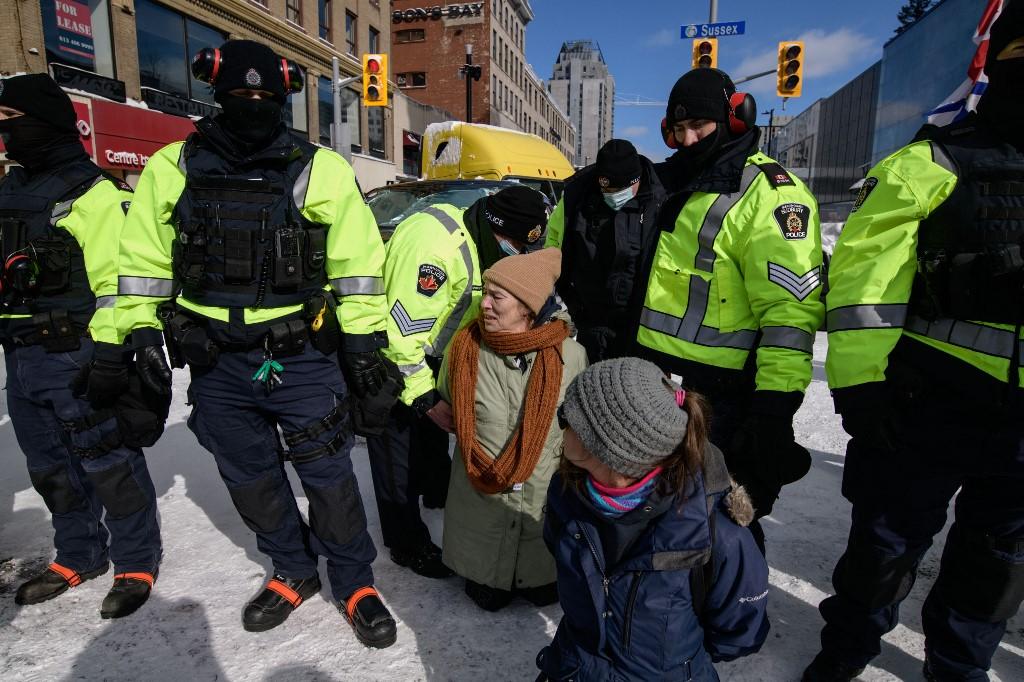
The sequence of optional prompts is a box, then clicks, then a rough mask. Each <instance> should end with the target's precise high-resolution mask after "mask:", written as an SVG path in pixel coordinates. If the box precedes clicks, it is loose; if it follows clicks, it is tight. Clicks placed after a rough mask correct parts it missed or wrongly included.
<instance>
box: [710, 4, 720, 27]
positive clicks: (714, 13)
mask: <svg viewBox="0 0 1024 682" xmlns="http://www.w3.org/2000/svg"><path fill="white" fill-rule="evenodd" d="M716 21H718V0H711V7H710V8H708V23H709V24H713V23H715V22H716Z"/></svg>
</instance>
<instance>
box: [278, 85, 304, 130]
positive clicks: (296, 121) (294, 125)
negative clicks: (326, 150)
mask: <svg viewBox="0 0 1024 682" xmlns="http://www.w3.org/2000/svg"><path fill="white" fill-rule="evenodd" d="M284 122H285V125H287V126H288V127H289V128H291V129H292V130H298V131H300V132H303V133H304V132H306V131H308V130H309V112H308V111H307V108H306V91H305V90H303V91H302V92H297V93H295V94H294V95H291V96H290V97H288V99H287V100H285V103H284Z"/></svg>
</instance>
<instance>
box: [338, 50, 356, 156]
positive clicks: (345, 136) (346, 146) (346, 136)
mask: <svg viewBox="0 0 1024 682" xmlns="http://www.w3.org/2000/svg"><path fill="white" fill-rule="evenodd" d="M331 76H332V78H331V94H332V95H333V100H334V101H333V106H334V121H333V122H332V123H331V144H332V145H333V146H334V151H336V152H338V153H339V154H341V155H342V156H343V157H344V158H345V160H346V161H348V162H349V163H352V133H351V132H350V131H349V129H348V125H346V124H343V123H342V121H341V118H342V117H341V113H342V111H344V109H343V108H342V107H343V106H344V105H347V104H348V103H347V102H343V101H342V100H343V99H344V97H343V95H344V94H346V93H347V92H348V88H347V87H346V86H347V85H348V84H349V83H355V82H356V81H357V80H359V76H350V77H348V78H342V77H341V66H340V64H339V63H338V58H337V57H332V58H331Z"/></svg>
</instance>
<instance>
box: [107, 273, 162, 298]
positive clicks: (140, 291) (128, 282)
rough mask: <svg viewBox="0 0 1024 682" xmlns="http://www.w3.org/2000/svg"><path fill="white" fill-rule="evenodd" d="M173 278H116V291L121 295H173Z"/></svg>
mask: <svg viewBox="0 0 1024 682" xmlns="http://www.w3.org/2000/svg"><path fill="white" fill-rule="evenodd" d="M174 291H175V288H174V280H173V279H160V278H158V277H126V276H124V275H122V276H120V277H118V278H117V293H118V294H119V295H121V296H173V295H174Z"/></svg>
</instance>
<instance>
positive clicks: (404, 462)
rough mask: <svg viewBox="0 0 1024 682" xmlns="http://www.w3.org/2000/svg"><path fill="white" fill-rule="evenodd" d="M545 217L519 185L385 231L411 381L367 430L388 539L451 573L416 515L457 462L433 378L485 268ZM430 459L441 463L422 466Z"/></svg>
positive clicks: (397, 333)
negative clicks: (384, 418)
mask: <svg viewBox="0 0 1024 682" xmlns="http://www.w3.org/2000/svg"><path fill="white" fill-rule="evenodd" d="M546 219H547V205H546V203H545V200H544V196H543V195H542V194H540V193H539V192H537V191H535V190H533V189H530V188H529V187H526V186H521V185H516V186H512V187H507V188H505V189H502V190H501V191H499V192H497V193H496V194H493V195H491V196H488V197H484V198H481V199H479V200H478V201H476V203H474V204H473V205H472V206H470V207H469V208H468V209H466V210H465V211H463V210H460V209H458V208H456V207H454V206H450V205H444V204H440V205H436V206H431V207H429V208H426V209H424V210H423V211H420V212H419V213H416V214H414V215H412V216H409V217H408V218H406V219H405V220H403V221H402V222H401V223H400V224H399V225H398V227H397V228H396V229H395V233H394V235H393V236H392V237H391V239H390V240H388V244H387V260H386V262H385V264H384V286H385V288H386V289H387V296H388V305H389V306H390V311H391V314H390V317H389V319H388V339H389V340H390V344H389V345H388V348H387V349H386V350H385V354H386V355H387V357H388V358H389V359H390V360H392V361H393V362H394V363H395V364H396V365H398V367H399V369H400V370H401V373H402V375H403V377H404V379H405V387H404V389H403V391H402V393H401V396H400V402H399V404H397V405H395V407H394V409H393V410H392V411H391V418H390V421H389V423H388V427H387V429H386V431H384V432H383V433H382V434H381V435H379V436H371V437H369V438H367V445H368V448H369V453H370V467H371V471H372V472H373V485H374V491H375V493H376V497H377V509H378V510H379V511H380V523H381V530H382V533H383V536H384V545H385V546H386V547H389V548H390V549H391V560H392V561H394V562H395V563H396V564H398V565H400V566H407V567H408V568H410V569H411V570H413V571H414V572H416V573H418V574H420V575H423V576H426V577H428V578H445V577H448V576H450V575H452V572H451V571H450V570H449V569H448V568H447V567H446V566H445V565H444V564H443V563H442V562H441V550H440V548H439V547H438V546H437V545H435V544H434V543H433V542H432V541H431V539H430V532H429V531H428V530H427V527H426V525H424V523H423V520H422V519H421V518H420V501H419V498H420V495H421V494H423V495H424V501H425V503H426V501H427V496H426V495H425V491H424V488H425V485H424V481H426V480H432V479H436V478H437V477H438V473H439V471H437V470H443V474H444V477H443V479H441V480H440V483H441V484H442V485H443V486H444V490H445V491H447V485H448V476H447V474H448V473H449V471H450V469H451V460H450V459H449V457H448V432H451V431H452V428H453V427H452V416H451V406H450V405H449V404H448V403H447V402H445V401H443V400H442V399H441V397H440V395H439V394H438V393H437V391H436V390H435V388H434V385H435V378H436V372H437V370H438V369H440V366H441V359H442V357H443V355H444V350H445V348H446V347H447V345H448V342H449V341H451V339H452V337H453V336H454V335H455V332H457V331H458V330H459V329H461V328H462V327H463V326H464V325H465V324H467V323H469V322H470V321H471V320H473V319H474V318H475V317H476V316H477V314H478V312H479V308H480V299H481V297H482V296H483V294H482V289H483V282H482V280H481V273H482V272H483V271H484V270H486V269H487V268H489V267H490V266H491V265H493V264H494V263H495V262H497V261H498V260H499V259H500V258H502V257H503V256H506V255H514V254H518V253H523V252H525V251H526V250H527V248H528V247H530V246H533V245H537V244H540V243H541V241H540V240H541V237H542V236H543V232H544V224H545V220H546ZM435 453H440V455H439V456H434V454H435ZM424 460H426V461H424ZM427 462H430V463H431V464H429V465H428V464H427ZM427 466H430V467H432V468H433V469H435V471H432V472H431V471H424V469H425V468H427Z"/></svg>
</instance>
